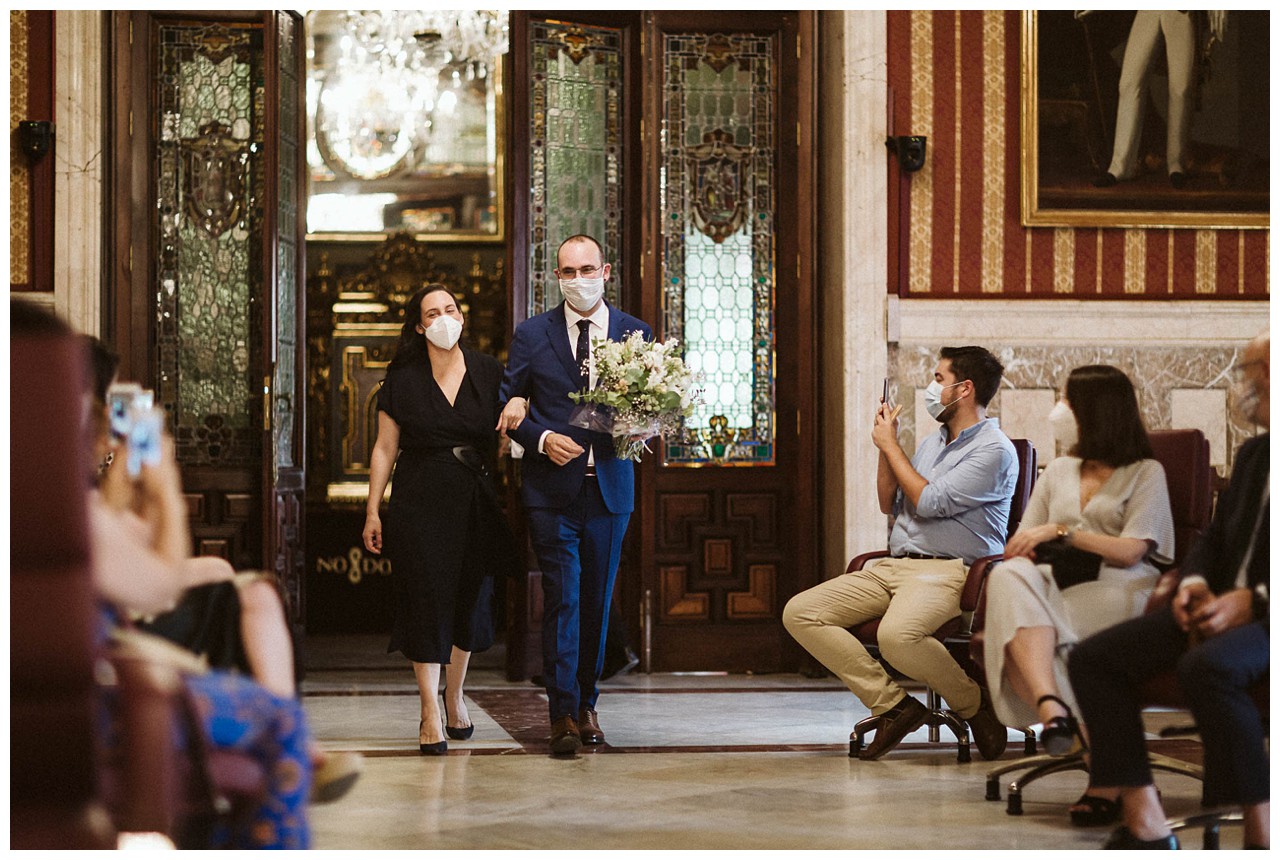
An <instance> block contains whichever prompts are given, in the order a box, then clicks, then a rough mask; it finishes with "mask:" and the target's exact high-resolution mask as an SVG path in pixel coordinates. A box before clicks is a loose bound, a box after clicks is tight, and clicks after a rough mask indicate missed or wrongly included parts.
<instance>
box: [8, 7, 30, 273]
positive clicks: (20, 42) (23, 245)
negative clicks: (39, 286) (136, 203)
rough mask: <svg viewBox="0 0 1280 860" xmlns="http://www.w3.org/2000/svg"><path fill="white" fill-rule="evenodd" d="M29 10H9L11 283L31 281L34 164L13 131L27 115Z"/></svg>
mask: <svg viewBox="0 0 1280 860" xmlns="http://www.w3.org/2000/svg"><path fill="white" fill-rule="evenodd" d="M28 29H29V28H28V23H27V13H26V12H25V11H23V10H18V9H14V10H10V12H9V140H10V148H9V283H11V284H24V285H27V284H30V283H31V168H30V167H29V166H28V165H27V161H26V156H24V155H23V154H22V150H21V149H20V148H19V147H17V146H14V145H13V144H15V143H17V140H16V137H15V135H14V131H15V130H16V129H17V128H18V123H20V122H22V121H23V120H24V119H26V118H27V84H28V80H29V78H30V73H29V70H28V68H27V52H28V48H27V35H28Z"/></svg>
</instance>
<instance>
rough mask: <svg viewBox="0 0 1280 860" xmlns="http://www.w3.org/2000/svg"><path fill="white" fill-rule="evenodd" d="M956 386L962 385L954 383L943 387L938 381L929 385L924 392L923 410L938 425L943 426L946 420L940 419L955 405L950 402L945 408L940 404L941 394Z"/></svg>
mask: <svg viewBox="0 0 1280 860" xmlns="http://www.w3.org/2000/svg"><path fill="white" fill-rule="evenodd" d="M957 385H964V383H963V382H956V383H953V384H952V385H943V384H942V383H941V382H939V381H938V380H936V379H935V380H934V381H933V382H930V383H929V387H928V388H926V389H925V390H924V408H925V410H926V411H927V412H928V413H929V415H931V416H932V417H933V420H935V421H937V422H938V423H939V424H945V423H946V419H945V418H943V417H942V415H943V413H944V412H946V411H947V410H948V409H950V408H951V407H952V406H954V405H955V404H956V401H954V400H952V401H951V402H950V403H948V404H946V405H945V406H944V405H943V404H942V392H944V391H946V390H947V389H948V388H955V387H956V386H957Z"/></svg>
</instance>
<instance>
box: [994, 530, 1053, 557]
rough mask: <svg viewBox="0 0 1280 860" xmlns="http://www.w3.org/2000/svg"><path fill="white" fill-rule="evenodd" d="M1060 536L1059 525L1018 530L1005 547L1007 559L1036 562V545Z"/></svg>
mask: <svg viewBox="0 0 1280 860" xmlns="http://www.w3.org/2000/svg"><path fill="white" fill-rule="evenodd" d="M1057 536H1058V524H1057V523H1043V524H1041V525H1038V526H1028V527H1026V528H1022V529H1018V531H1017V532H1016V533H1015V534H1014V536H1013V537H1011V538H1009V542H1008V543H1007V544H1005V547H1004V557H1005V558H1018V557H1022V558H1029V559H1031V560H1032V561H1035V560H1036V545H1037V544H1042V543H1044V542H1045V541H1047V540H1053V539H1054V538H1056V537H1057Z"/></svg>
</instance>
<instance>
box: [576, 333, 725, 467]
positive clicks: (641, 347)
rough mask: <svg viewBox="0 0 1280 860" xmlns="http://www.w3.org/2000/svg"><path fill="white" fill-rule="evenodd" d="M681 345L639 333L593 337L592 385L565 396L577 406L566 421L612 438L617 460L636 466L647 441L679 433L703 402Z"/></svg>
mask: <svg viewBox="0 0 1280 860" xmlns="http://www.w3.org/2000/svg"><path fill="white" fill-rule="evenodd" d="M679 345H680V344H679V342H678V341H676V340H675V339H674V338H673V339H671V340H669V341H667V342H666V343H657V342H650V341H646V340H645V339H644V335H642V334H641V333H640V332H638V331H635V332H632V333H631V334H630V335H629V336H628V337H627V338H626V339H625V340H621V341H612V340H600V339H598V338H597V339H595V340H594V341H593V342H592V348H591V359H590V361H591V363H592V365H593V366H594V370H595V372H596V387H595V388H592V389H588V390H585V391H580V392H578V393H576V394H570V395H569V396H570V397H571V398H573V401H574V402H575V403H577V404H578V407H577V408H576V409H575V410H574V412H573V415H572V416H571V417H570V419H569V423H570V424H573V425H574V426H575V427H585V428H587V429H588V430H596V431H599V432H601V433H608V434H610V435H611V436H613V449H614V452H615V453H616V454H617V456H618V457H619V458H620V459H623V460H634V461H635V462H637V463H638V462H639V461H640V453H641V452H642V451H648V450H649V446H648V445H646V444H645V443H646V442H647V441H648V440H649V439H651V438H653V437H654V436H658V435H660V434H663V433H671V432H674V431H676V430H678V429H679V428H680V419H682V418H688V417H689V416H690V415H692V414H693V410H694V408H695V407H696V406H697V405H698V404H699V403H700V402H701V396H700V395H701V390H700V389H699V388H698V387H697V384H698V381H699V376H698V375H695V374H694V373H693V372H692V371H690V370H689V368H687V367H686V366H685V363H684V361H683V359H681V358H680V352H679Z"/></svg>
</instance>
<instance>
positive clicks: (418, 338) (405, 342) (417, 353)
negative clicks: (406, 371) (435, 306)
mask: <svg viewBox="0 0 1280 860" xmlns="http://www.w3.org/2000/svg"><path fill="white" fill-rule="evenodd" d="M439 292H445V293H449V295H450V297H452V298H453V300H454V302H455V303H456V302H457V301H458V297H457V296H454V295H453V292H452V291H451V290H450V289H449V288H448V287H446V286H445V285H444V284H427V285H426V286H425V287H423V288H422V289H420V290H418V291H417V292H416V293H414V294H413V296H411V297H410V299H409V301H408V302H406V303H405V306H404V325H402V326H400V341H399V342H398V343H397V344H396V354H395V355H394V356H392V357H391V364H390V365H389V366H388V367H387V370H390V369H391V368H393V367H399V366H401V365H403V364H412V363H413V362H415V361H419V360H421V359H424V358H426V357H427V343H426V339H425V338H423V336H422V335H421V334H420V333H419V332H418V329H417V326H418V324H419V323H421V322H422V300H423V299H425V298H426V297H427V296H429V295H431V294H432V293H439Z"/></svg>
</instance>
